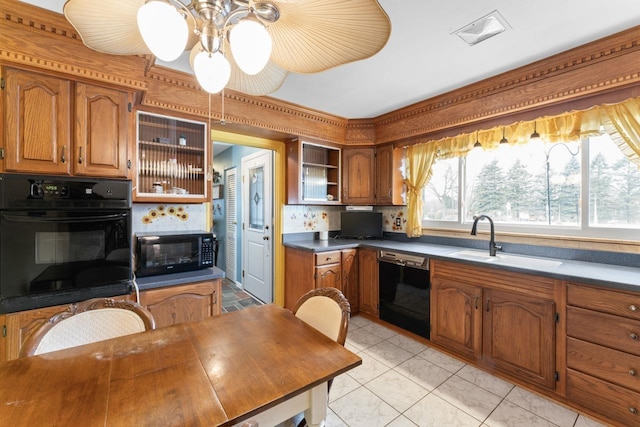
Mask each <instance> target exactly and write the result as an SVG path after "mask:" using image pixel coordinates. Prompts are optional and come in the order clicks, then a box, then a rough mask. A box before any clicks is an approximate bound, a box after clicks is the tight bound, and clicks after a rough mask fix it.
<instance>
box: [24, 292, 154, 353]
mask: <svg viewBox="0 0 640 427" xmlns="http://www.w3.org/2000/svg"><path fill="white" fill-rule="evenodd" d="M155 327H156V326H155V321H154V319H153V315H152V314H151V313H150V312H149V311H147V310H146V309H145V308H144V307H142V306H141V305H139V304H137V303H135V302H133V301H116V300H114V299H111V298H94V299H90V300H88V301H83V302H80V303H77V304H72V305H70V306H69V308H67V309H66V310H65V311H63V312H61V313H57V314H56V315H54V316H52V317H51V318H49V319H48V320H47V321H46V322H45V323H44V324H43V325H42V326H40V327H39V328H38V329H36V330H35V331H34V332H33V333H32V334H31V335H30V336H29V337H28V338H27V339H26V340H25V342H24V344H23V346H22V348H21V350H20V356H21V357H24V356H35V355H38V354H43V353H48V352H50V351H56V350H62V349H65V348H69V347H75V346H78V345H83V344H89V343H92V342H97V341H103V340H107V339H110V338H115V337H119V336H122V335H129V334H134V333H137V332H143V331H146V330H150V329H155Z"/></svg>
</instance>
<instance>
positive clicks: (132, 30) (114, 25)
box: [64, 0, 151, 55]
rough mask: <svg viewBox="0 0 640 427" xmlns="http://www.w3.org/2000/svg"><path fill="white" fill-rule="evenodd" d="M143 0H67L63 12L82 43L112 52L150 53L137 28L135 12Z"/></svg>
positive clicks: (101, 50)
mask: <svg viewBox="0 0 640 427" xmlns="http://www.w3.org/2000/svg"><path fill="white" fill-rule="evenodd" d="M144 2H145V0H110V1H103V0H68V1H67V2H66V3H65V5H64V15H65V16H66V18H67V20H68V21H69V22H70V23H71V25H73V26H74V27H75V29H76V30H77V31H78V34H80V37H82V41H83V42H84V44H85V45H86V46H87V47H89V48H91V49H93V50H96V51H98V52H103V53H109V54H112V55H137V54H146V53H151V51H149V48H147V45H146V44H145V43H144V41H143V40H142V36H141V35H140V31H138V23H137V13H138V9H139V8H140V6H142V5H143V4H144Z"/></svg>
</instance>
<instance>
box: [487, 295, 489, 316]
mask: <svg viewBox="0 0 640 427" xmlns="http://www.w3.org/2000/svg"><path fill="white" fill-rule="evenodd" d="M488 312H489V298H487V313H488Z"/></svg>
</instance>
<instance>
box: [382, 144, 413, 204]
mask: <svg viewBox="0 0 640 427" xmlns="http://www.w3.org/2000/svg"><path fill="white" fill-rule="evenodd" d="M401 164H402V149H400V148H393V144H389V145H383V146H380V147H376V163H375V176H376V179H375V202H376V204H378V205H404V204H406V202H405V200H404V195H403V193H404V180H403V177H402V173H401V171H400V167H401Z"/></svg>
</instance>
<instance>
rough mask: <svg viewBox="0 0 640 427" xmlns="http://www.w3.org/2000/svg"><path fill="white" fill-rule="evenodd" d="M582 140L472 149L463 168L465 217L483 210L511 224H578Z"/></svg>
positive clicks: (469, 218)
mask: <svg viewBox="0 0 640 427" xmlns="http://www.w3.org/2000/svg"><path fill="white" fill-rule="evenodd" d="M579 150H580V143H579V142H571V143H556V144H542V143H540V144H535V143H531V144H527V145H522V146H511V145H507V144H503V145H500V146H499V147H498V149H496V150H493V151H484V150H480V149H475V150H472V151H471V152H470V153H469V154H468V155H467V160H466V168H465V176H466V182H465V205H466V207H467V209H466V214H465V221H472V220H473V216H474V215H479V214H485V215H489V216H491V217H492V218H493V219H494V220H495V221H498V222H504V223H512V224H526V225H536V224H540V225H543V224H547V225H553V226H565V227H575V226H578V225H580V170H581V168H580V156H579Z"/></svg>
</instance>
